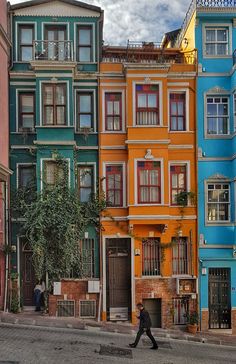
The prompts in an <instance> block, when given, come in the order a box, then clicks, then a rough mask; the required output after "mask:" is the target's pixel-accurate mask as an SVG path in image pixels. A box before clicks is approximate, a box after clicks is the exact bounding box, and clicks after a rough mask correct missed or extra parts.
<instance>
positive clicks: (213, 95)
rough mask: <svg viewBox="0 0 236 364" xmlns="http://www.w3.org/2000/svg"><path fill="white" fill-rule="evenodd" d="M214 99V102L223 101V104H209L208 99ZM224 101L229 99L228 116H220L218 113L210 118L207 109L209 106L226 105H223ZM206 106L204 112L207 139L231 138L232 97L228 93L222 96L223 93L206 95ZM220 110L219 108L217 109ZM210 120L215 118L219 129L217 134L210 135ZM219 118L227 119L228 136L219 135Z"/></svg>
mask: <svg viewBox="0 0 236 364" xmlns="http://www.w3.org/2000/svg"><path fill="white" fill-rule="evenodd" d="M210 98H212V99H213V101H214V100H215V99H217V98H219V99H221V102H220V103H215V102H212V103H209V102H208V99H210ZM222 99H227V100H228V101H227V106H228V114H227V115H218V113H217V114H216V115H214V116H212V115H211V116H208V113H207V108H208V105H209V104H212V105H215V104H216V105H224V104H225V103H222ZM204 104H205V107H204V112H205V115H204V123H205V127H204V128H205V137H206V138H208V139H213V138H227V137H229V136H230V96H229V94H228V93H226V94H222V93H219V94H214V93H210V92H209V93H206V94H205V98H204ZM217 110H218V108H217ZM208 118H212V119H213V118H214V119H216V122H217V124H216V128H217V134H210V133H209V132H208ZM219 118H227V134H219V133H218V130H219V124H218V123H219Z"/></svg>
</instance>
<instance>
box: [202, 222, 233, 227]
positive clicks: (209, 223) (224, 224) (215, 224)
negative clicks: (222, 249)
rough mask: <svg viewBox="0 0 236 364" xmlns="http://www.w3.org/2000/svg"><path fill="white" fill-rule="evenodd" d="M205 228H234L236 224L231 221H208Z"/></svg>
mask: <svg viewBox="0 0 236 364" xmlns="http://www.w3.org/2000/svg"><path fill="white" fill-rule="evenodd" d="M205 226H234V223H232V222H230V221H214V222H210V221H206V222H205Z"/></svg>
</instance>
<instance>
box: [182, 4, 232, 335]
mask: <svg viewBox="0 0 236 364" xmlns="http://www.w3.org/2000/svg"><path fill="white" fill-rule="evenodd" d="M235 19H236V3H235V1H231V0H226V1H220V0H217V1H198V0H197V1H192V3H191V5H190V8H189V11H188V13H187V16H186V18H185V21H184V23H183V27H182V30H181V32H180V35H179V42H178V45H182V48H183V49H186V50H187V49H193V48H197V49H198V62H199V65H198V81H197V105H198V107H197V140H198V241H199V290H200V313H201V329H202V330H207V329H232V331H233V333H236V235H235V192H236V189H235V186H236V185H235V179H236V169H235V166H236V164H235V151H236V149H235V130H236V129H235V125H236V124H235V121H236V118H235V115H236V114H235V112H236V94H235V91H236V75H235V48H236V20H235Z"/></svg>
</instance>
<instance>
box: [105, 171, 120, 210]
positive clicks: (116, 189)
mask: <svg viewBox="0 0 236 364" xmlns="http://www.w3.org/2000/svg"><path fill="white" fill-rule="evenodd" d="M118 167H121V169H120V170H119V171H115V170H112V171H111V173H110V172H108V171H107V168H112V169H116V168H118ZM112 172H113V173H112ZM114 172H115V174H119V175H120V177H121V180H120V184H121V187H120V188H115V187H114V186H113V188H112V189H111V188H110V189H109V188H108V176H109V175H111V176H112V175H114ZM105 173H106V174H105V180H106V200H107V201H109V198H108V194H109V191H113V193H115V192H117V191H119V194H120V201H121V202H120V204H119V205H118V204H112V205H109V208H110V207H117V208H119V207H123V205H124V201H123V190H124V181H123V178H124V177H123V166H122V165H121V164H106V172H105Z"/></svg>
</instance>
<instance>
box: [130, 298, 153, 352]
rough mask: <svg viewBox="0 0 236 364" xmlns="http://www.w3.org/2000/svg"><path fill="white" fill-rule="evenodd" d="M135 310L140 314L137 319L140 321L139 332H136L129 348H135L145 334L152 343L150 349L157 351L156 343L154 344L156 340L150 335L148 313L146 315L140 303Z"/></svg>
mask: <svg viewBox="0 0 236 364" xmlns="http://www.w3.org/2000/svg"><path fill="white" fill-rule="evenodd" d="M137 308H138V310H139V312H140V315H139V317H138V318H139V320H140V321H139V330H138V332H137V335H136V339H135V342H134V343H133V344H129V346H130V347H131V348H136V346H137V345H138V343H139V340H140V338H141V336H142V335H143V334H144V332H146V334H147V336H148V337H149V339H150V340H151V341H152V347H151V348H150V349H153V350H157V349H158V345H157V342H156V340H155V339H154V337H153V336H152V333H151V326H152V322H151V319H150V316H149V313H148V311H146V310H145V308H144V307H143V304H142V303H138V304H137Z"/></svg>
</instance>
